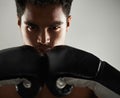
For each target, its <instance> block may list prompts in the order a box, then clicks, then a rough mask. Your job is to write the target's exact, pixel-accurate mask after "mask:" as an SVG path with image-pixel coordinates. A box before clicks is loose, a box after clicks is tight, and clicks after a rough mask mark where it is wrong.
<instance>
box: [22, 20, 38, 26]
mask: <svg viewBox="0 0 120 98" xmlns="http://www.w3.org/2000/svg"><path fill="white" fill-rule="evenodd" d="M24 23H25V24H26V25H31V26H38V25H37V24H35V23H33V22H31V21H25V22H24Z"/></svg>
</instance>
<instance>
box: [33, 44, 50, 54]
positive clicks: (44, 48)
mask: <svg viewBox="0 0 120 98" xmlns="http://www.w3.org/2000/svg"><path fill="white" fill-rule="evenodd" d="M35 48H36V49H37V51H38V52H39V53H46V52H47V51H49V50H50V49H51V48H52V47H51V46H50V45H43V44H40V45H37V46H36V47H35Z"/></svg>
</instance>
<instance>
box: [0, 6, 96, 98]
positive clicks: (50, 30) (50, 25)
mask: <svg viewBox="0 0 120 98" xmlns="http://www.w3.org/2000/svg"><path fill="white" fill-rule="evenodd" d="M70 23H71V16H68V17H66V15H65V14H64V12H63V10H62V7H61V6H59V5H48V6H46V7H40V6H34V5H31V4H27V6H26V8H25V12H24V14H23V15H22V17H21V18H18V26H19V28H20V31H21V34H22V38H23V42H24V44H25V45H30V46H33V47H35V48H36V49H37V50H38V52H39V53H45V52H46V51H48V50H49V49H51V48H53V47H54V46H57V45H63V44H64V41H65V36H66V33H67V32H68V29H69V27H70ZM93 94H94V93H93V92H92V91H91V90H90V89H88V88H79V87H74V88H73V91H72V93H71V94H70V95H67V96H64V97H62V98H96V97H93V96H92V95H93ZM0 98H21V97H20V96H19V95H18V94H17V92H16V89H15V86H14V85H9V86H3V87H0ZM36 98H58V97H56V96H54V95H53V94H52V93H51V92H50V91H49V90H48V88H47V87H46V85H45V86H44V87H43V89H42V90H41V92H39V93H38V95H37V96H36Z"/></svg>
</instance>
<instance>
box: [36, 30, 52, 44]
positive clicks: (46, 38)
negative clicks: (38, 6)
mask: <svg viewBox="0 0 120 98" xmlns="http://www.w3.org/2000/svg"><path fill="white" fill-rule="evenodd" d="M49 42H50V35H49V32H48V30H47V29H44V30H41V32H39V35H38V38H37V43H41V44H48V43H49Z"/></svg>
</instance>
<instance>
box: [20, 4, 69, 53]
mask: <svg viewBox="0 0 120 98" xmlns="http://www.w3.org/2000/svg"><path fill="white" fill-rule="evenodd" d="M70 21H71V17H70V16H69V17H66V15H65V14H64V12H63V10H62V7H61V6H59V5H48V6H36V5H32V4H27V5H26V8H25V11H24V13H23V15H22V17H21V19H19V18H18V25H19V27H20V30H21V32H22V37H23V41H24V44H25V45H30V46H33V47H35V48H36V49H37V50H38V51H39V52H43V53H44V52H46V51H48V50H49V49H51V48H53V47H54V46H57V45H63V44H64V41H65V36H66V32H68V28H69V26H70Z"/></svg>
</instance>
